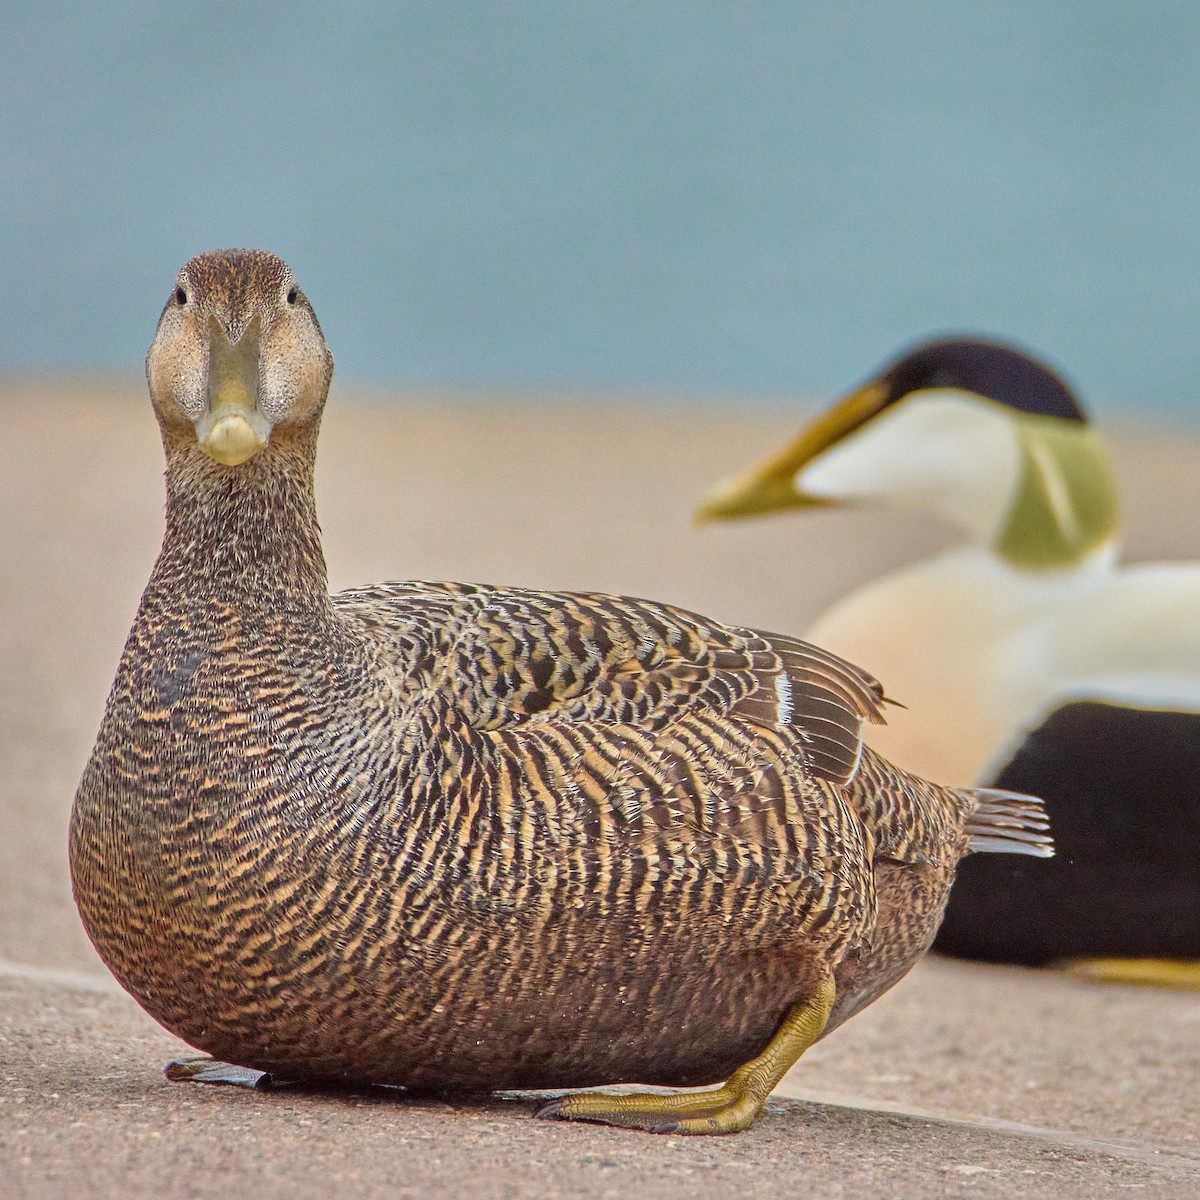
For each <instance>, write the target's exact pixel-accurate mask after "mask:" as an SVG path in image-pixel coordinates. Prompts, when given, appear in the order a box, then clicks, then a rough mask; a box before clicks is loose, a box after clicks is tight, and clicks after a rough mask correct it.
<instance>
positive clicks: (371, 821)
mask: <svg viewBox="0 0 1200 1200" xmlns="http://www.w3.org/2000/svg"><path fill="white" fill-rule="evenodd" d="M332 370H333V361H332V358H331V357H330V354H329V352H328V350H327V349H326V346H325V342H324V339H323V337H322V335H321V331H320V329H319V327H318V325H317V320H316V317H315V316H314V315H313V311H312V309H311V308H310V306H309V303H308V301H307V300H306V299H305V297H304V294H303V293H302V292H301V291H300V290H299V288H298V287H297V285H296V281H295V279H294V278H293V276H292V273H291V272H290V271H289V270H288V268H287V266H285V264H284V263H282V262H281V261H280V260H279V259H277V258H275V257H273V256H271V255H269V254H265V253H263V252H261V251H220V252H215V253H211V254H204V255H201V256H199V257H197V258H195V259H193V260H192V261H191V262H189V263H188V264H187V265H186V266H185V267H184V268H183V270H182V271H181V272H180V274H179V276H178V278H177V279H176V281H175V284H174V286H173V287H172V290H171V295H170V297H169V299H168V300H167V303H166V307H165V308H164V309H163V313H162V316H161V318H160V321H159V326H158V332H157V335H156V337H155V339H154V344H153V345H152V346H151V348H150V353H149V357H148V360H147V375H148V379H149V386H150V394H151V398H152V400H153V403H154V410H155V413H156V415H157V418H158V422H159V426H160V428H161V432H162V440H163V445H164V447H165V451H166V460H167V471H166V482H167V513H166V533H165V537H164V540H163V545H162V550H161V552H160V554H159V557H158V560H157V562H156V563H155V566H154V569H153V573H152V574H151V577H150V582H149V584H148V586H147V588H146V591H145V594H144V595H143V597H142V601H141V605H140V607H139V609H138V613H137V617H136V620H135V622H134V626H133V630H132V632H131V633H130V635H129V640H128V642H127V644H126V647H125V651H124V654H123V656H122V658H121V663H120V666H119V668H118V672H117V677H116V682H115V684H114V685H113V689H112V693H111V695H110V697H109V701H108V705H107V708H106V710H105V714H104V719H103V724H102V725H101V728H100V734H99V738H98V740H97V743H96V747H95V750H94V751H93V753H92V757H91V760H90V762H89V763H88V765H87V768H86V770H85V772H84V775H83V780H82V782H81V784H80V786H79V792H78V794H77V796H76V799H75V806H74V811H73V814H72V820H71V834H70V856H71V870H72V877H73V881H74V888H75V896H76V900H77V902H78V905H79V910H80V913H81V915H82V918H83V921H84V924H85V926H86V928H87V931H88V933H89V935H90V936H91V938H92V941H93V942H94V943H95V945H96V948H97V949H98V950H99V952H100V955H101V957H102V958H103V959H104V961H105V963H106V964H107V965H108V966H109V968H110V969H111V970H112V972H113V973H114V974H115V975H116V977H117V979H118V980H119V981H120V982H121V984H122V985H123V986H124V987H125V988H126V989H127V990H128V991H129V992H130V993H131V994H132V995H133V996H134V997H135V998H136V999H137V1001H138V1002H139V1003H140V1004H141V1005H142V1006H143V1007H144V1008H145V1009H146V1010H147V1011H148V1012H149V1013H150V1014H151V1015H152V1016H154V1017H155V1018H157V1019H158V1020H159V1021H160V1022H161V1023H162V1024H163V1025H165V1026H166V1027H167V1028H168V1029H169V1030H171V1031H172V1032H173V1033H175V1034H177V1035H178V1036H179V1037H181V1038H183V1039H184V1040H186V1041H188V1042H190V1043H192V1045H194V1046H196V1047H198V1048H199V1049H201V1050H203V1051H205V1052H206V1054H209V1055H212V1056H213V1058H211V1059H209V1058H195V1059H185V1060H182V1061H181V1062H179V1063H176V1064H173V1065H172V1066H171V1068H169V1072H168V1073H169V1075H170V1076H171V1077H172V1078H191V1079H200V1080H208V1081H224V1082H235V1081H241V1082H247V1081H251V1080H254V1081H257V1082H259V1083H260V1084H261V1082H263V1081H262V1079H261V1077H259V1076H258V1075H257V1074H256V1073H257V1072H265V1073H268V1075H269V1076H270V1077H272V1078H274V1079H276V1080H290V1081H294V1080H324V1081H342V1082H347V1083H357V1084H370V1083H379V1084H399V1085H406V1086H409V1087H413V1088H433V1089H439V1090H455V1089H459V1090H470V1091H476V1092H478V1091H481V1090H487V1089H520V1088H555V1089H558V1088H577V1087H585V1086H591V1085H595V1084H605V1083H619V1082H640V1083H643V1084H660V1085H661V1084H667V1085H696V1084H712V1083H715V1082H718V1081H720V1080H725V1083H724V1084H723V1085H722V1086H720V1087H718V1088H716V1089H715V1090H712V1091H707V1092H704V1093H698V1094H686V1095H683V1094H674V1095H666V1096H664V1095H659V1094H653V1093H648V1092H644V1091H643V1092H632V1093H629V1094H624V1095H609V1094H599V1093H591V1094H586V1095H578V1094H576V1095H567V1096H564V1097H561V1098H559V1099H557V1100H554V1101H553V1102H552V1103H550V1104H548V1105H546V1106H545V1107H543V1108H542V1109H541V1110H540V1111H541V1113H542V1114H543V1115H547V1116H554V1117H560V1118H577V1119H583V1120H591V1121H601V1122H607V1123H610V1124H614V1125H624V1126H631V1127H635V1128H642V1129H650V1130H656V1131H679V1132H683V1133H725V1132H730V1131H734V1130H738V1129H742V1128H744V1127H745V1126H747V1125H748V1124H749V1123H750V1122H751V1121H753V1120H754V1118H755V1117H756V1116H757V1115H758V1113H759V1112H760V1111H761V1109H762V1106H763V1102H764V1099H765V1097H766V1096H767V1093H768V1092H769V1091H770V1090H771V1088H772V1087H773V1086H774V1085H775V1083H776V1082H777V1081H778V1080H779V1078H780V1076H781V1075H782V1074H783V1073H784V1071H786V1070H787V1069H788V1067H790V1066H791V1065H792V1063H794V1062H795V1061H796V1059H797V1058H798V1057H799V1055H800V1054H801V1053H802V1052H803V1051H804V1050H805V1049H806V1048H807V1047H808V1046H809V1045H810V1044H811V1043H812V1042H813V1041H814V1040H815V1039H817V1038H818V1037H820V1036H822V1035H823V1034H824V1033H827V1032H828V1031H829V1030H830V1029H832V1028H834V1027H835V1026H836V1025H838V1024H839V1023H840V1022H841V1021H843V1020H845V1019H846V1018H847V1017H849V1016H850V1015H851V1014H853V1013H854V1012H855V1011H856V1010H858V1009H860V1008H861V1007H863V1005H865V1004H868V1003H869V1002H870V1001H871V1000H873V999H874V998H875V997H876V996H878V995H879V994H880V993H881V992H882V991H884V990H885V989H886V988H887V987H889V986H890V985H891V984H893V983H894V982H895V981H896V980H897V979H899V978H900V977H901V976H902V975H904V973H905V972H906V971H907V970H908V969H909V968H910V967H911V966H912V964H913V963H914V961H916V959H917V958H918V957H919V956H920V955H921V954H922V953H923V952H924V950H925V949H926V948H927V947H928V945H929V943H930V941H931V940H932V938H933V934H934V931H935V929H936V926H937V922H938V920H939V918H940V916H941V912H942V907H943V905H944V903H945V897H946V893H947V890H948V888H949V885H950V881H951V878H952V876H953V874H954V869H955V866H956V865H957V862H958V860H959V858H960V857H961V856H962V855H963V854H965V853H966V852H967V851H968V850H970V849H976V850H1007V851H1015V852H1019V853H1026V854H1034V855H1048V854H1050V853H1051V844H1050V839H1049V837H1048V835H1047V834H1046V832H1045V830H1046V822H1045V819H1044V814H1043V813H1042V811H1041V806H1040V804H1039V802H1038V801H1036V800H1032V799H1030V798H1029V797H1025V796H1019V795H1015V794H1010V793H1008V792H998V791H988V790H951V789H948V788H942V787H938V786H936V785H934V784H929V783H925V782H923V781H921V780H919V779H917V778H915V777H913V776H911V775H908V774H906V773H904V772H902V771H898V770H896V769H895V768H893V767H892V766H891V765H889V764H888V763H887V762H886V761H885V760H884V759H883V758H881V757H880V756H879V755H877V754H875V753H874V752H872V751H871V750H866V749H864V748H863V745H862V737H861V731H862V725H863V722H864V721H870V720H875V719H877V718H878V714H879V704H880V698H881V692H880V689H879V687H878V685H877V684H876V683H875V682H874V681H873V680H872V679H871V678H870V677H869V676H867V675H865V674H864V673H863V672H861V671H859V670H858V669H857V668H855V667H852V666H850V665H848V664H847V663H844V662H842V661H841V660H840V659H838V658H836V657H834V656H833V655H830V654H827V653H826V652H825V651H823V650H819V649H817V648H815V647H813V646H809V645H806V644H805V643H803V642H799V641H796V640H794V639H792V638H788V637H779V636H775V635H772V634H765V633H759V632H757V631H755V630H750V629H742V628H737V627H732V626H727V625H721V624H718V623H717V622H714V621H709V620H706V619H705V618H703V617H699V616H695V615H694V614H691V613H687V612H682V611H680V610H678V609H675V608H670V607H667V606H666V605H662V604H653V603H649V602H647V601H643V600H632V599H627V598H623V597H619V596H607V595H578V594H568V593H552V592H535V591H526V590H523V589H519V588H502V587H485V586H474V585H468V584H458V583H392V584H384V585H379V586H375V587H368V588H363V589H361V590H357V591H350V592H343V593H340V594H339V595H335V596H331V595H330V594H329V591H328V587H327V583H326V573H325V562H324V558H323V556H322V550H321V540H320V532H319V529H318V526H317V517H316V511H315V507H314V499H313V465H314V457H315V451H316V443H317V426H318V423H319V420H320V416H321V411H322V407H323V405H324V403H325V398H326V393H327V391H328V388H329V382H330V377H331V374H332Z"/></svg>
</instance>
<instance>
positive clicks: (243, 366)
mask: <svg viewBox="0 0 1200 1200" xmlns="http://www.w3.org/2000/svg"><path fill="white" fill-rule="evenodd" d="M261 336H262V322H261V320H260V319H259V316H258V314H257V313H255V315H254V317H253V318H252V319H251V321H250V323H249V324H248V325H247V326H246V328H245V329H244V330H243V331H242V333H241V336H240V337H238V339H237V340H236V341H230V339H229V335H228V334H227V333H226V332H225V328H224V326H222V324H221V323H220V322H219V321H218V320H217V319H216V317H212V316H210V317H209V318H208V411H207V412H206V413H205V414H204V416H203V417H201V418H200V420H199V421H197V422H196V440H197V441H198V442H199V443H200V448H201V449H202V450H203V451H204V452H205V453H206V454H207V455H209V456H210V457H211V458H214V459H216V461H217V462H219V463H222V464H223V465H224V466H227V467H236V466H238V465H240V464H241V463H244V462H246V461H247V460H248V459H250V458H253V457H254V455H256V454H257V453H258V452H259V451H260V450H261V449H262V448H263V447H264V446H265V445H266V444H267V442H268V441H269V440H270V437H271V422H270V421H269V420H267V418H266V416H265V415H264V413H263V411H262V410H261V409H260V408H259V406H258V375H259V366H258V350H259V342H260V340H261Z"/></svg>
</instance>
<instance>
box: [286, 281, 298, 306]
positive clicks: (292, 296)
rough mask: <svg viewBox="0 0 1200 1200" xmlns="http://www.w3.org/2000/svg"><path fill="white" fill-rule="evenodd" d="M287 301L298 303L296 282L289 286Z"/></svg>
mask: <svg viewBox="0 0 1200 1200" xmlns="http://www.w3.org/2000/svg"><path fill="white" fill-rule="evenodd" d="M287 302H288V303H289V304H295V303H296V287H295V285H294V284H293V285H292V286H291V287H290V288H288V293H287Z"/></svg>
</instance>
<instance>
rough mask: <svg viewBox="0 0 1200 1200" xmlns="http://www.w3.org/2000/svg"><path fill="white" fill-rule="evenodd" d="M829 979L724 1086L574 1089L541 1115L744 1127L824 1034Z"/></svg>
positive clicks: (725, 1129)
mask: <svg viewBox="0 0 1200 1200" xmlns="http://www.w3.org/2000/svg"><path fill="white" fill-rule="evenodd" d="M833 999H834V986H833V980H832V979H826V980H825V981H823V982H822V983H821V985H820V986H819V987H818V988H817V991H816V992H815V993H814V995H813V996H811V997H810V998H809V999H807V1000H802V1001H800V1002H799V1003H798V1004H796V1005H795V1006H794V1007H793V1008H792V1010H791V1011H790V1012H789V1013H788V1015H787V1016H786V1017H785V1018H784V1021H783V1024H782V1025H781V1026H780V1027H779V1031H778V1033H776V1034H775V1036H774V1037H773V1038H772V1039H771V1040H770V1042H769V1043H768V1044H767V1048H766V1049H765V1050H764V1051H763V1052H762V1053H761V1054H760V1055H759V1056H758V1057H757V1058H752V1059H751V1060H750V1061H749V1062H748V1063H746V1064H745V1065H743V1066H740V1067H738V1069H737V1070H736V1071H734V1073H733V1074H732V1075H730V1077H729V1078H728V1079H727V1080H726V1081H725V1082H724V1083H723V1084H722V1085H721V1086H720V1087H719V1088H714V1089H713V1090H711V1091H707V1092H672V1093H670V1094H668V1095H659V1094H657V1093H655V1092H624V1093H619V1092H574V1093H572V1094H570V1095H567V1096H560V1097H559V1098H558V1099H557V1100H552V1101H551V1102H550V1103H549V1104H546V1105H544V1106H543V1107H542V1108H540V1109H538V1111H537V1114H536V1115H537V1116H539V1117H557V1118H559V1119H562V1120H572V1121H599V1122H601V1123H602V1124H605V1125H618V1126H620V1127H622V1128H625V1129H642V1130H645V1131H646V1132H647V1133H738V1132H740V1131H741V1130H743V1129H746V1128H748V1127H749V1126H750V1125H751V1124H752V1123H753V1122H754V1119H755V1118H756V1117H757V1116H758V1114H759V1113H761V1112H762V1109H763V1105H764V1104H765V1103H766V1100H767V1097H768V1096H769V1095H770V1094H771V1091H772V1090H773V1089H774V1087H775V1085H776V1084H777V1083H778V1082H779V1081H780V1080H781V1079H782V1078H783V1077H784V1075H785V1074H786V1073H787V1072H788V1071H789V1070H790V1069H791V1067H792V1066H793V1065H794V1064H795V1062H796V1060H797V1059H798V1058H799V1057H800V1055H802V1054H803V1053H804V1051H805V1050H807V1049H808V1048H809V1046H811V1045H812V1044H813V1042H815V1041H816V1040H817V1038H818V1037H820V1035H821V1030H822V1029H824V1028H825V1022H826V1021H828V1020H829V1013H830V1010H831V1009H832V1008H833Z"/></svg>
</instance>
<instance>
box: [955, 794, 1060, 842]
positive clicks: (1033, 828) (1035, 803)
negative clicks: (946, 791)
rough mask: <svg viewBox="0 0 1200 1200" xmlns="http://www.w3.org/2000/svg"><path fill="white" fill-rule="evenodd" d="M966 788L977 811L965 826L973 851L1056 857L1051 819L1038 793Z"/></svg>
mask: <svg viewBox="0 0 1200 1200" xmlns="http://www.w3.org/2000/svg"><path fill="white" fill-rule="evenodd" d="M963 791H964V792H965V793H966V794H967V795H968V796H970V797H971V799H972V800H974V801H975V811H974V812H973V813H972V814H971V815H970V816H969V817H968V818H967V826H966V828H967V833H968V834H969V835H970V838H971V851H972V852H973V853H976V854H982V853H987V854H1032V855H1033V856H1034V857H1036V858H1052V857H1053V856H1054V839H1053V838H1052V837H1051V836H1050V819H1049V818H1048V817H1047V816H1046V807H1045V805H1044V804H1043V803H1042V802H1041V801H1040V800H1039V799H1038V798H1037V797H1036V796H1026V795H1025V794H1024V793H1022V792H1005V791H1002V790H1000V789H999V788H964V789H963Z"/></svg>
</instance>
